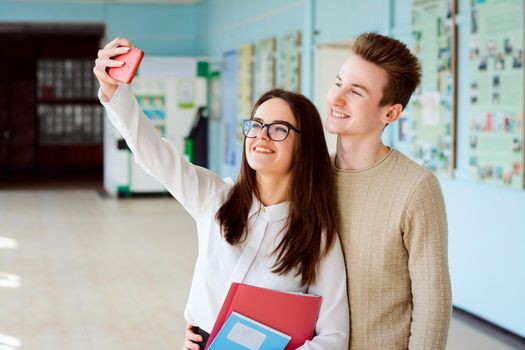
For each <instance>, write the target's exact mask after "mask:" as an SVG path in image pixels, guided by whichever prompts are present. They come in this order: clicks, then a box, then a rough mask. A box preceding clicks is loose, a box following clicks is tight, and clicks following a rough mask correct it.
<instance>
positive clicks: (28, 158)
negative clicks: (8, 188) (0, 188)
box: [0, 36, 37, 175]
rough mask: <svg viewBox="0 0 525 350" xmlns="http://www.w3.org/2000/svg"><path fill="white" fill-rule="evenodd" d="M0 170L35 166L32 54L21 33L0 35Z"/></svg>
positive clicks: (9, 171)
mask: <svg viewBox="0 0 525 350" xmlns="http://www.w3.org/2000/svg"><path fill="white" fill-rule="evenodd" d="M0 45H2V47H9V50H6V51H8V52H6V53H3V57H2V60H1V61H0V71H1V72H3V74H1V75H0V76H1V78H0V137H1V138H0V173H1V174H4V175H9V174H17V173H20V172H24V173H27V172H32V171H34V170H35V165H36V145H37V125H36V113H35V110H36V101H35V86H36V75H35V57H34V49H33V47H32V45H31V41H30V40H29V39H28V38H26V37H25V36H11V37H0Z"/></svg>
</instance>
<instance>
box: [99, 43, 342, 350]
mask: <svg viewBox="0 0 525 350" xmlns="http://www.w3.org/2000/svg"><path fill="white" fill-rule="evenodd" d="M130 46H131V44H130V43H129V41H127V40H125V39H119V38H117V39H115V40H114V41H112V42H111V43H109V44H108V45H106V47H105V48H104V49H102V50H100V51H99V54H98V56H99V57H98V59H97V61H96V66H95V69H94V72H95V75H96V76H97V78H98V80H99V82H100V86H101V89H100V99H101V101H102V104H103V105H104V107H105V108H106V110H107V112H108V115H109V118H110V120H111V121H112V123H113V124H114V125H115V127H116V128H117V129H118V130H119V131H120V133H121V134H122V136H123V137H124V138H125V140H126V142H127V143H128V146H129V148H130V149H131V151H132V152H133V153H134V155H135V160H136V161H137V162H138V163H139V164H140V165H141V166H142V167H143V168H144V169H145V170H146V171H147V172H148V173H150V174H151V175H153V176H154V177H155V178H156V179H158V180H159V181H160V182H161V183H162V184H164V186H165V187H166V188H167V189H168V190H169V191H170V193H171V194H172V195H173V196H174V197H175V198H176V199H177V200H178V201H179V202H180V203H181V204H182V205H183V206H184V208H185V209H186V210H187V211H188V212H189V214H190V215H191V216H192V217H193V218H194V219H195V221H196V223H197V232H198V241H199V244H198V246H199V254H198V258H197V262H196V266H195V272H194V276H193V281H192V286H191V290H190V295H189V299H188V302H187V305H186V310H185V317H186V320H187V321H188V322H189V323H190V324H193V325H196V326H198V327H199V330H200V333H201V334H203V335H207V333H209V332H210V331H211V330H212V328H213V324H214V322H215V318H216V317H217V315H218V312H219V310H220V307H221V305H222V302H223V300H224V297H225V296H226V293H227V292H228V289H229V287H230V284H231V283H232V282H241V283H246V284H251V285H255V286H259V287H265V288H271V289H277V290H282V291H286V292H303V293H311V294H317V295H320V296H322V297H323V299H322V304H321V309H320V313H319V318H318V321H317V324H316V328H315V336H314V338H313V339H312V340H311V341H307V342H306V343H305V344H304V345H303V346H301V347H300V349H347V344H348V329H349V313H348V302H347V294H346V278H345V269H344V261H343V255H342V252H341V247H340V243H339V240H338V237H337V234H336V231H335V222H336V220H335V207H334V202H333V198H334V196H333V195H332V181H331V166H330V159H329V155H328V151H327V147H326V143H325V140H324V135H323V129H322V124H321V120H320V117H319V114H318V112H317V110H316V108H315V107H314V105H313V104H312V103H311V102H310V101H309V100H308V99H307V98H305V97H304V96H302V95H300V94H296V93H292V92H286V91H283V90H272V91H270V92H268V93H266V94H264V95H263V96H262V97H261V98H260V99H259V100H258V101H257V103H256V104H255V106H254V108H253V112H252V115H251V119H249V120H245V121H244V122H243V133H244V136H245V140H244V153H243V157H242V164H241V171H240V174H239V177H238V180H237V182H236V183H235V184H232V183H229V182H226V181H223V180H222V179H220V178H219V177H217V176H216V175H215V174H214V173H212V172H210V171H209V170H207V169H204V168H201V167H197V166H194V165H192V164H190V163H188V162H187V161H186V160H185V159H184V158H183V157H182V156H181V155H179V153H178V152H177V150H176V149H175V148H174V146H173V144H172V143H171V142H170V141H168V140H166V139H163V138H161V137H160V135H159V133H158V132H157V130H156V129H155V128H154V126H153V125H152V124H151V123H150V122H149V120H148V119H147V118H146V117H145V116H144V113H143V112H142V111H141V110H140V108H139V106H138V104H137V101H136V99H135V98H134V96H133V95H132V94H131V92H130V90H129V88H128V87H127V86H123V85H121V86H119V85H118V83H117V82H116V81H114V80H113V79H111V78H110V77H109V76H108V75H107V74H106V72H105V70H106V67H108V66H118V65H119V63H118V62H117V61H115V60H112V59H111V57H114V56H116V55H118V54H120V53H122V52H125V51H126V49H127V48H128V47H130ZM203 345H204V344H201V348H204V347H203ZM185 348H192V349H193V348H198V345H195V344H193V343H191V342H189V341H187V342H186V344H185Z"/></svg>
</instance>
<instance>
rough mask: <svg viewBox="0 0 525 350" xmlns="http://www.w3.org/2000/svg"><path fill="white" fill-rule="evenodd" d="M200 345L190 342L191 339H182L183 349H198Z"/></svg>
mask: <svg viewBox="0 0 525 350" xmlns="http://www.w3.org/2000/svg"><path fill="white" fill-rule="evenodd" d="M200 348H201V347H200V346H199V345H197V344H195V343H192V342H191V341H189V340H188V339H185V340H184V349H189V350H200Z"/></svg>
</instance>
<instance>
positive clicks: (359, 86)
mask: <svg viewBox="0 0 525 350" xmlns="http://www.w3.org/2000/svg"><path fill="white" fill-rule="evenodd" d="M335 78H336V79H337V80H341V81H343V79H341V77H340V76H339V74H338V75H336V76H335ZM350 85H351V86H353V87H355V88H358V89H361V90H363V91H364V92H366V93H367V94H369V95H370V91H368V89H367V88H366V86H364V85H360V84H355V83H352V84H350Z"/></svg>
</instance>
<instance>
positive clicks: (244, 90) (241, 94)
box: [237, 44, 254, 143]
mask: <svg viewBox="0 0 525 350" xmlns="http://www.w3.org/2000/svg"><path fill="white" fill-rule="evenodd" d="M253 51H254V47H253V45H252V44H246V45H243V46H241V47H240V48H239V58H238V68H237V79H238V80H237V89H238V90H237V91H238V102H237V126H238V128H237V140H238V141H239V143H242V142H243V140H244V135H243V134H242V130H241V127H240V125H241V122H242V120H243V119H248V118H249V117H250V112H251V108H252V104H253V58H254V57H253V56H254V52H253Z"/></svg>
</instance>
